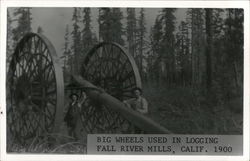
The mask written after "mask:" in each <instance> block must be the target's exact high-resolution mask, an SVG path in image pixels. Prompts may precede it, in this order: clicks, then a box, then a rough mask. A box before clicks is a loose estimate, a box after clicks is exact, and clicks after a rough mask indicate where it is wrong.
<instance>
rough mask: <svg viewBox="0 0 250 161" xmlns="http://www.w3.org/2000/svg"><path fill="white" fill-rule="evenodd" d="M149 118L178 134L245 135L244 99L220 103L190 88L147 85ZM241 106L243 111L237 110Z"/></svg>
mask: <svg viewBox="0 0 250 161" xmlns="http://www.w3.org/2000/svg"><path fill="white" fill-rule="evenodd" d="M143 89H144V94H143V95H144V97H146V99H147V100H148V102H149V117H151V118H152V119H153V120H155V121H156V122H158V123H160V124H161V125H163V126H165V127H166V128H167V129H169V130H170V131H171V132H173V133H176V134H177V133H178V134H242V132H243V130H242V122H243V121H242V120H243V114H242V109H243V105H242V98H237V97H236V98H235V99H234V100H231V101H228V102H226V103H223V104H221V103H218V102H216V101H214V99H213V97H211V96H205V95H204V94H202V93H201V92H199V90H194V89H191V88H190V87H177V88H159V87H152V86H144V88H143ZM235 109H241V110H235Z"/></svg>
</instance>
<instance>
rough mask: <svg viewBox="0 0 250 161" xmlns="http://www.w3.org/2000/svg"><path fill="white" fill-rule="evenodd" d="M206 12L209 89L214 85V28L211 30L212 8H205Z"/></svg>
mask: <svg viewBox="0 0 250 161" xmlns="http://www.w3.org/2000/svg"><path fill="white" fill-rule="evenodd" d="M205 12H206V67H207V68H206V73H207V79H206V87H207V89H208V90H210V89H211V87H212V62H211V60H212V59H211V48H212V30H211V19H212V9H208V8H206V9H205Z"/></svg>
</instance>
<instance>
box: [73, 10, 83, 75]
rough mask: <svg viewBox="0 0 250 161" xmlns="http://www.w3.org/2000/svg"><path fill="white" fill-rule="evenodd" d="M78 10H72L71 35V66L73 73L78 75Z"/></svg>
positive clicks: (79, 40)
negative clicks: (72, 54)
mask: <svg viewBox="0 0 250 161" xmlns="http://www.w3.org/2000/svg"><path fill="white" fill-rule="evenodd" d="M79 10H80V9H79V8H76V7H75V8H74V11H73V17H72V21H73V31H72V33H71V35H72V40H73V43H72V47H71V49H72V52H73V53H74V63H73V64H74V65H73V64H72V65H73V73H79V69H80V63H81V62H80V59H79V58H80V54H81V32H80V27H79V19H80V13H79Z"/></svg>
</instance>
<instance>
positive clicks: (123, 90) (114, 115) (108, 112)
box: [81, 42, 141, 133]
mask: <svg viewBox="0 0 250 161" xmlns="http://www.w3.org/2000/svg"><path fill="white" fill-rule="evenodd" d="M81 75H82V77H83V78H84V79H86V80H88V81H89V82H91V83H93V84H94V85H95V86H97V87H99V88H100V89H103V90H104V91H105V92H107V93H108V94H110V95H112V96H113V97H115V98H117V99H119V100H121V101H124V100H127V99H130V98H132V97H133V93H132V90H133V88H135V87H139V88H141V79H140V75H139V72H138V68H137V66H136V64H135V61H134V59H133V58H132V56H131V55H129V54H128V53H127V52H125V50H124V49H123V48H122V47H121V46H120V45H118V44H116V43H109V42H103V43H100V44H98V45H96V46H95V47H94V48H93V49H92V50H91V51H90V52H89V53H88V54H87V56H86V57H85V59H84V63H83V69H82V73H81ZM81 119H82V123H83V126H84V127H85V129H86V131H87V132H88V133H134V132H135V128H134V127H133V125H132V124H131V123H130V122H129V121H128V120H126V119H124V117H123V116H122V114H120V113H118V112H116V111H114V110H112V109H110V108H109V107H106V106H104V105H103V104H102V103H101V102H93V101H91V100H87V101H86V102H85V104H84V106H83V108H82V112H81ZM137 131H138V130H137Z"/></svg>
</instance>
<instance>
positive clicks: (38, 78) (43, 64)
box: [7, 33, 64, 144]
mask: <svg viewBox="0 0 250 161" xmlns="http://www.w3.org/2000/svg"><path fill="white" fill-rule="evenodd" d="M7 92H8V93H7V126H8V131H9V132H10V135H11V136H12V137H14V139H16V140H18V141H19V142H20V143H22V144H26V143H28V142H29V141H31V140H32V139H34V137H36V136H39V135H41V134H44V133H49V132H52V131H53V129H54V125H55V123H56V122H59V119H60V117H58V116H59V115H61V114H60V111H61V110H59V109H60V108H61V109H62V107H63V104H64V103H63V98H64V85H63V77H62V71H61V67H60V65H59V63H58V60H57V55H56V51H55V49H54V47H53V46H52V44H51V43H50V42H49V40H48V39H47V38H45V37H44V36H42V35H40V34H34V33H29V34H26V35H25V36H24V37H23V38H22V39H21V40H20V42H19V43H18V44H17V47H16V49H15V52H14V54H13V57H12V60H11V62H10V67H9V72H8V75H7Z"/></svg>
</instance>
